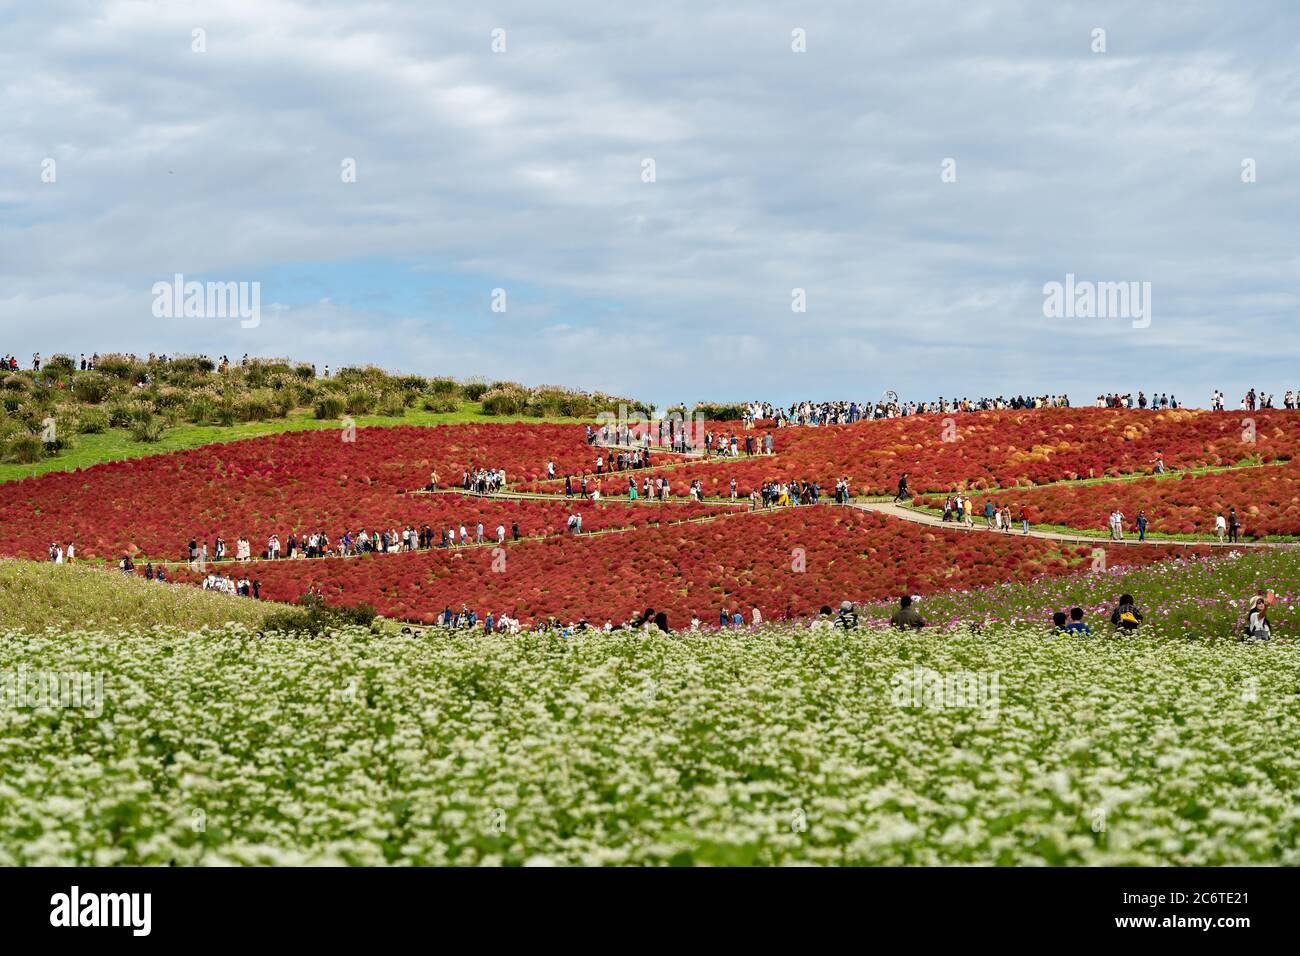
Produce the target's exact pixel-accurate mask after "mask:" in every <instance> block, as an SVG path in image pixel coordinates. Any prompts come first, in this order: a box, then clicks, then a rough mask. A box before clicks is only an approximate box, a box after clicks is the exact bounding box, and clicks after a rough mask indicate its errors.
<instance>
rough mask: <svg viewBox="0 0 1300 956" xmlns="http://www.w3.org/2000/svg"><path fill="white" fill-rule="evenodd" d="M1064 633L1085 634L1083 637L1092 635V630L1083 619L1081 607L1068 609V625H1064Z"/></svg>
mask: <svg viewBox="0 0 1300 956" xmlns="http://www.w3.org/2000/svg"><path fill="white" fill-rule="evenodd" d="M1065 633H1067V634H1085V635H1091V634H1092V628H1090V627H1089V626H1088V624H1087V622H1085V621H1084V619H1083V608H1081V607H1072V608H1070V623H1069V624H1067V625H1065Z"/></svg>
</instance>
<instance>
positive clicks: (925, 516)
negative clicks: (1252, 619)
mask: <svg viewBox="0 0 1300 956" xmlns="http://www.w3.org/2000/svg"><path fill="white" fill-rule="evenodd" d="M849 507H851V508H858V509H860V510H862V511H874V512H875V513H877V514H882V515H887V516H889V517H891V518H899V519H901V520H903V521H911V522H913V523H915V524H923V525H929V526H931V527H934V528H940V529H943V530H946V531H963V532H967V533H971V534H997V535H1000V536H1002V537H1005V538H1045V539H1047V540H1049V541H1069V542H1074V543H1077V544H1093V545H1097V546H1098V547H1121V546H1125V545H1128V546H1134V547H1141V546H1144V545H1175V546H1182V547H1186V548H1295V547H1300V542H1282V541H1224V542H1222V543H1221V542H1218V541H1187V540H1183V539H1177V538H1147V539H1146V540H1145V541H1139V540H1138V539H1137V538H1136V537H1130V538H1124V539H1122V540H1120V541H1113V540H1111V539H1110V538H1103V537H1100V536H1098V535H1086V534H1067V533H1064V532H1060V531H1035V530H1033V528H1032V526H1031V527H1030V530H1029V534H1025V533H1024V532H1023V531H1020V530H1012V531H1010V532H1000V531H995V530H993V529H991V528H988V527H986V526H985V525H984V517H983V515H980V516H978V517H977V518H976V522H975V524H974V525H973V526H971V527H967V526H966V525H964V524H958V523H957V522H955V521H949V522H945V521H944V520H943V519H942V518H941V517H939V516H938V515H932V514H930V513H928V512H925V511H917V510H916V509H915V508H906V507H903V506H901V505H896V504H892V503H890V502H887V501H861V502H858V501H855V502H851V503H850V504H849Z"/></svg>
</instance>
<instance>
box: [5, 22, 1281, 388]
mask: <svg viewBox="0 0 1300 956" xmlns="http://www.w3.org/2000/svg"><path fill="white" fill-rule="evenodd" d="M0 18H3V19H2V20H0V22H3V23H4V27H3V29H0V142H2V147H0V351H9V352H14V353H16V354H17V355H18V356H19V358H20V359H21V360H22V361H23V362H24V363H26V362H29V361H30V356H31V353H32V352H34V351H40V352H41V353H42V354H43V355H48V354H50V353H52V352H56V351H66V352H72V353H74V354H75V353H78V352H82V351H84V352H87V353H89V352H92V351H101V352H104V351H136V352H138V353H142V354H143V353H145V352H148V351H156V352H174V351H178V350H179V351H191V352H205V353H207V354H210V355H214V356H216V355H220V354H223V353H225V354H229V355H230V356H231V357H232V358H237V357H238V356H240V355H242V354H244V353H245V352H247V353H250V354H254V355H267V356H271V355H289V356H293V357H295V358H300V359H305V360H309V361H315V362H316V363H317V364H318V365H324V364H326V363H328V364H330V365H332V366H334V367H338V366H340V365H343V364H350V363H357V362H373V363H376V364H379V365H382V366H385V367H388V368H393V369H401V370H403V371H410V372H420V373H425V374H452V375H456V376H458V377H470V376H483V377H485V378H487V379H489V380H495V379H515V380H519V381H523V382H526V383H529V384H539V383H559V384H566V385H572V386H578V387H585V388H601V389H604V390H607V391H612V392H616V393H619V394H632V395H637V396H640V397H643V398H646V399H651V400H656V401H659V402H660V403H661V404H662V403H665V402H670V401H673V402H675V401H687V402H689V401H693V400H697V399H745V398H756V397H761V398H768V399H772V400H778V401H782V402H787V401H790V400H794V399H797V398H803V397H812V398H875V397H877V396H879V395H880V394H881V393H882V392H883V391H884V390H886V389H893V390H894V391H896V392H898V393H899V394H900V395H902V396H904V397H916V398H933V397H936V396H939V395H945V396H946V395H954V394H957V395H970V396H975V395H984V394H1007V395H1010V394H1013V393H1018V392H1028V391H1033V392H1059V391H1068V392H1069V393H1070V394H1071V396H1072V398H1074V399H1075V400H1076V401H1079V400H1081V399H1089V400H1090V399H1092V398H1094V397H1095V396H1096V394H1097V392H1098V391H1100V390H1113V389H1122V390H1132V391H1133V392H1134V393H1136V391H1137V390H1138V389H1139V388H1141V389H1145V390H1146V391H1148V393H1150V392H1151V391H1153V390H1154V391H1173V392H1175V393H1176V394H1177V395H1178V396H1179V397H1180V398H1183V399H1184V401H1187V402H1189V403H1190V404H1197V405H1203V404H1205V402H1206V399H1207V396H1208V393H1209V390H1210V389H1211V388H1212V387H1219V388H1222V389H1223V390H1224V391H1226V392H1228V393H1229V396H1230V398H1231V399H1233V400H1234V401H1235V399H1236V398H1237V397H1239V393H1240V392H1241V391H1242V390H1244V389H1245V388H1246V387H1248V386H1250V385H1256V386H1258V387H1262V388H1264V389H1265V390H1275V391H1276V392H1277V393H1278V395H1279V398H1280V396H1281V393H1282V392H1284V391H1285V390H1286V389H1287V388H1296V387H1300V367H1298V365H1297V362H1296V358H1297V355H1300V324H1298V322H1297V319H1298V318H1300V314H1298V313H1300V289H1298V287H1297V283H1298V282H1300V254H1298V252H1297V249H1298V247H1300V187H1298V186H1297V183H1298V182H1300V8H1298V7H1297V5H1296V4H1294V3H1291V2H1287V0H1277V2H1264V0H1243V2H1237V3H1227V2H1224V3H1204V2H1194V0H1179V2H1162V0H1145V2H1141V3H1137V2H1132V3H1106V2H1080V3H1074V2H1063V0H1058V2H1053V3H1050V4H1047V3H1042V2H1030V0H1025V2H1014V0H1007V2H982V0H953V2H925V0H906V2H902V0H878V2H872V3H869V4H868V3H862V2H856V0H855V2H839V0H820V2H816V3H793V2H791V3H766V2H755V0H746V2H744V3H741V2H734V3H730V4H705V3H700V2H698V0H694V2H681V3H675V2H656V3H653V4H636V3H614V2H605V3H590V2H586V0H565V2H564V3H559V2H555V0H545V2H539V0H532V2H518V3H503V2H491V0H488V2H412V3H362V2H357V0H347V2H339V3H335V2H312V3H306V2H290V0H230V2H206V3H185V2H170V0H169V2H161V0H160V2H142V0H136V2H61V0H42V2H40V3H30V2H26V3H23V2H13V3H10V2H0ZM1098 30H1104V31H1105V32H1104V35H1102V34H1099V33H1097V32H1096V31H1098ZM195 31H202V32H201V33H198V34H196V32H195ZM494 31H504V32H503V33H494ZM796 31H802V33H796ZM494 36H495V38H496V39H495V41H494ZM800 37H802V38H803V41H802V44H801V43H800ZM1102 41H1104V52H1103V51H1100V50H1099V49H1098V47H1100V46H1101V45H1102ZM494 42H495V45H496V46H497V47H498V48H499V47H500V46H501V45H502V43H504V50H494V49H493V47H494ZM800 45H803V46H804V47H805V48H806V49H805V51H804V52H796V50H795V49H792V47H797V46H800ZM196 47H197V48H198V49H196ZM51 160H52V161H53V162H50V161H51ZM349 160H350V161H352V162H354V163H355V169H356V176H355V182H346V181H345V178H347V177H346V176H345V172H346V169H345V164H346V163H347V161H349ZM647 160H652V161H653V177H651V176H650V175H649V169H650V167H649V164H648V163H647ZM948 160H952V161H953V162H952V163H946V161H948ZM1248 161H1249V162H1248ZM1247 167H1250V168H1253V171H1254V176H1253V178H1254V180H1255V181H1254V182H1243V178H1246V179H1250V178H1252V177H1251V176H1249V175H1244V170H1245V169H1246V168H1247ZM945 171H948V172H949V173H950V174H949V175H945ZM953 172H955V177H954V176H953V175H951V173H953ZM954 178H955V181H945V180H946V179H947V180H951V179H954ZM648 179H652V181H647V180H648ZM50 180H52V181H50ZM177 273H180V274H183V275H184V276H185V277H186V279H189V280H194V281H200V282H208V281H235V282H258V283H260V290H261V317H260V324H258V325H257V326H256V327H255V328H241V327H240V323H239V321H238V320H237V319H230V318H220V317H205V318H184V317H175V318H158V317H155V315H154V314H153V308H152V306H153V294H152V287H153V285H154V283H155V282H158V281H160V280H171V279H172V277H173V276H174V275H175V274H177ZM1067 273H1072V274H1074V275H1075V276H1076V277H1077V280H1078V281H1085V280H1087V281H1099V282H1139V283H1141V282H1149V283H1150V284H1151V286H1150V288H1151V302H1150V323H1149V325H1147V326H1146V327H1135V322H1134V321H1130V320H1129V319H1128V318H1123V317H1120V318H1115V317H1104V316H1098V315H1093V316H1071V317H1064V316H1063V317H1052V318H1049V317H1046V316H1045V315H1044V293H1043V287H1044V284H1045V283H1049V282H1053V281H1058V282H1064V280H1065V276H1066V274H1067ZM497 289H500V290H504V293H505V298H504V302H505V311H494V310H493V290H497ZM794 290H803V299H804V302H805V304H806V311H802V312H799V311H794V306H796V305H797V304H798V303H797V301H796V298H795V296H796V293H795V291H794ZM497 301H498V303H500V301H501V300H500V299H499V298H498V300H497ZM1136 324H1137V325H1138V326H1141V325H1142V323H1141V322H1140V321H1139V322H1137V323H1136Z"/></svg>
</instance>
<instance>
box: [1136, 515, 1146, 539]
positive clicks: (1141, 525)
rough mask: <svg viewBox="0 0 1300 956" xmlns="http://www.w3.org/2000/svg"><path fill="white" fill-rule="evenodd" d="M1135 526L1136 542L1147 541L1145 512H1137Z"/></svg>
mask: <svg viewBox="0 0 1300 956" xmlns="http://www.w3.org/2000/svg"><path fill="white" fill-rule="evenodd" d="M1137 525H1138V540H1139V541H1145V540H1146V539H1147V513H1146V511H1145V510H1143V511H1139V512H1138V521H1137Z"/></svg>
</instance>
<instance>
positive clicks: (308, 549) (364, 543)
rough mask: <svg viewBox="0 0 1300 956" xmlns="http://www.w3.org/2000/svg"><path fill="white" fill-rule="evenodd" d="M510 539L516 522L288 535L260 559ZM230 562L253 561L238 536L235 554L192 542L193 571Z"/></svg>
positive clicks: (516, 535) (219, 543)
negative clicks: (337, 533) (493, 524)
mask: <svg viewBox="0 0 1300 956" xmlns="http://www.w3.org/2000/svg"><path fill="white" fill-rule="evenodd" d="M574 517H576V518H577V519H578V524H579V527H581V520H582V516H581V515H576V514H575V515H571V516H570V518H571V519H572V518H574ZM507 536H508V539H509V540H511V541H518V540H519V539H520V538H521V537H522V533H521V532H520V530H519V522H518V521H512V522H510V527H509V530H507V528H506V526H505V524H504V523H502V524H498V525H497V526H496V528H494V529H490V528H488V527H487V526H485V525H484V524H483V522H482V521H477V522H474V523H472V524H469V525H466V524H464V523H461V524H458V525H457V524H452V525H449V526H448V527H446V528H436V529H435V528H434V527H432V526H431V525H429V524H422V525H419V526H418V527H417V526H416V525H414V524H407V525H405V526H404V527H401V528H388V529H384V530H380V529H378V528H376V529H374V530H371V531H367V530H366V529H365V528H364V527H363V528H360V529H358V530H357V531H355V532H353V531H352V530H350V529H349V530H347V531H344V532H343V533H342V534H341V535H339V536H338V537H337V538H331V537H330V535H329V533H328V532H326V531H312V532H290V533H289V535H288V536H287V537H286V538H285V539H284V540H283V541H281V539H280V536H279V535H278V534H272V535H270V536H269V537H268V538H267V539H266V547H265V549H264V550H262V551H261V552H260V554H259V555H258V558H259V559H260V560H265V561H277V560H296V559H300V558H337V557H353V556H356V555H362V554H387V553H389V552H399V551H425V550H430V549H434V548H457V547H464V546H467V545H471V544H504V543H505V542H506V540H507ZM227 558H233V559H234V560H236V561H250V560H252V559H253V555H252V547H251V544H250V542H249V540H248V539H247V538H245V537H243V536H241V537H240V538H239V539H238V540H237V541H236V543H235V552H234V554H230V552H229V550H228V548H227V546H226V542H225V539H224V538H222V537H221V536H219V535H218V536H217V538H216V539H215V540H214V541H213V544H212V547H211V548H209V547H208V542H207V541H203V540H200V539H199V538H198V537H194V538H191V539H190V543H189V549H188V562H189V564H190V566H191V568H193V569H194V570H196V571H202V570H204V569H205V568H206V567H207V565H208V563H209V561H217V562H220V561H224V560H226V559H227Z"/></svg>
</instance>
